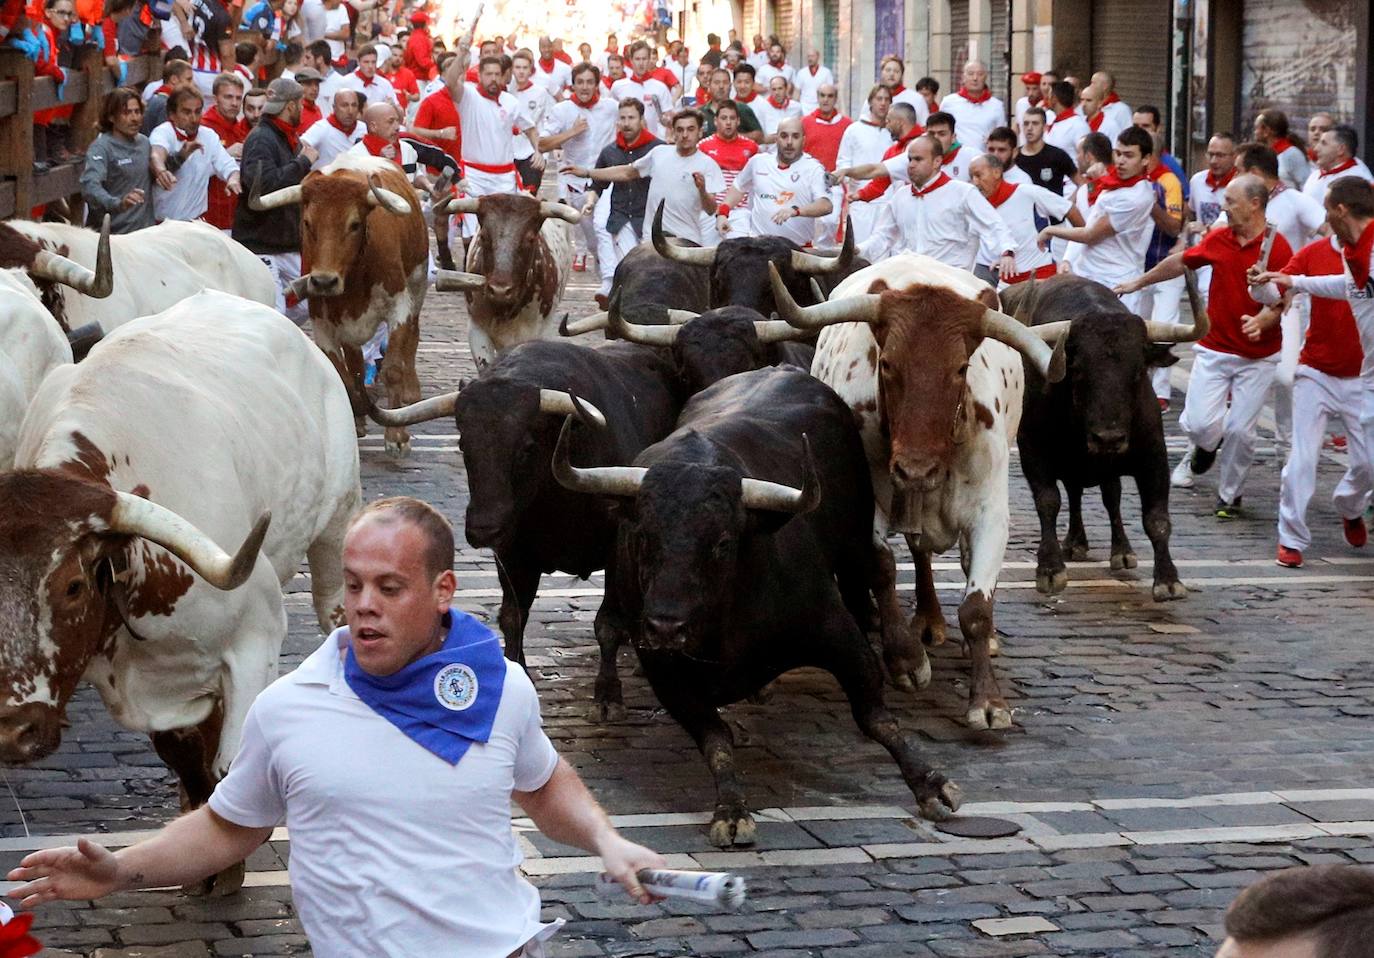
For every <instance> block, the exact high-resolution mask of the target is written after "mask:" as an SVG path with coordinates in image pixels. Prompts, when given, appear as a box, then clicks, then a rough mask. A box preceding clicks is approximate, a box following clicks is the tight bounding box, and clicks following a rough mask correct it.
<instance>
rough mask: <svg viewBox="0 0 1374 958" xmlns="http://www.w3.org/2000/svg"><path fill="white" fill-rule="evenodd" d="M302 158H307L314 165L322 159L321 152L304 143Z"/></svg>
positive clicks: (302, 145)
mask: <svg viewBox="0 0 1374 958" xmlns="http://www.w3.org/2000/svg"><path fill="white" fill-rule="evenodd" d="M301 156H303V157H305V158H306V159H307V160H309V161H310V162H311V163H314V162H315V161H316V160H318V159H319V158H320V151H319V150H317V149H315V148H314V147H313V146H311V145H310V144H309V143H302V144H301Z"/></svg>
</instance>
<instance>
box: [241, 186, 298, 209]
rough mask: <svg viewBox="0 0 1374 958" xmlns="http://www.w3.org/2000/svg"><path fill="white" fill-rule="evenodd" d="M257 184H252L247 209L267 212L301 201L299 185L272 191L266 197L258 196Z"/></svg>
mask: <svg viewBox="0 0 1374 958" xmlns="http://www.w3.org/2000/svg"><path fill="white" fill-rule="evenodd" d="M257 190H258V187H257V184H256V183H254V184H253V195H252V196H250V197H248V208H249V209H250V210H256V211H257V212H259V213H262V212H265V211H267V210H275V209H279V208H280V207H283V206H295V205H296V204H298V203H300V201H301V185H300V184H299V183H297V184H296V185H295V186H284V187H282V188H281V189H279V190H273V191H272V192H271V193H268V194H267V195H266V196H259V195H258V192H257Z"/></svg>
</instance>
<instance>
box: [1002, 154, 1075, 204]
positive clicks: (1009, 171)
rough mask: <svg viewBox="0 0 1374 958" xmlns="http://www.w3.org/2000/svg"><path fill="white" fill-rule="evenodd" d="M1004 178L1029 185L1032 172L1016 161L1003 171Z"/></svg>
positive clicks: (1007, 180) (1010, 181) (1017, 183)
mask: <svg viewBox="0 0 1374 958" xmlns="http://www.w3.org/2000/svg"><path fill="white" fill-rule="evenodd" d="M1002 179H1003V180H1005V181H1006V182H1008V183H1010V184H1011V185H1012V186H1022V185H1026V186H1029V185H1030V181H1031V178H1030V174H1029V173H1027V172H1026V171H1025V170H1023V169H1021V167H1019V166H1017V165H1016V164H1015V163H1013V164H1012V165H1011V166H1009V167H1007V168H1006V169H1005V170H1003V171H1002ZM1065 199H1068V197H1065ZM1071 205H1072V204H1071Z"/></svg>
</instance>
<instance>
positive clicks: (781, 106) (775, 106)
mask: <svg viewBox="0 0 1374 958" xmlns="http://www.w3.org/2000/svg"><path fill="white" fill-rule="evenodd" d="M768 102H769V103H771V104H773V109H775V110H783V109H786V108H787V102H788V101H786V100H783V101H782V102H781V103H779V102H778V101H777V100H775V99H773V97H772V96H769V97H768Z"/></svg>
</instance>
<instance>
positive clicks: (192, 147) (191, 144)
mask: <svg viewBox="0 0 1374 958" xmlns="http://www.w3.org/2000/svg"><path fill="white" fill-rule="evenodd" d="M198 149H200V142H199V141H197V140H187V141H186V142H185V143H183V144H181V162H183V163H185V162H186V161H187V160H189V159H190V158H191V154H192V153H194V152H195V151H196V150H198Z"/></svg>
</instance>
